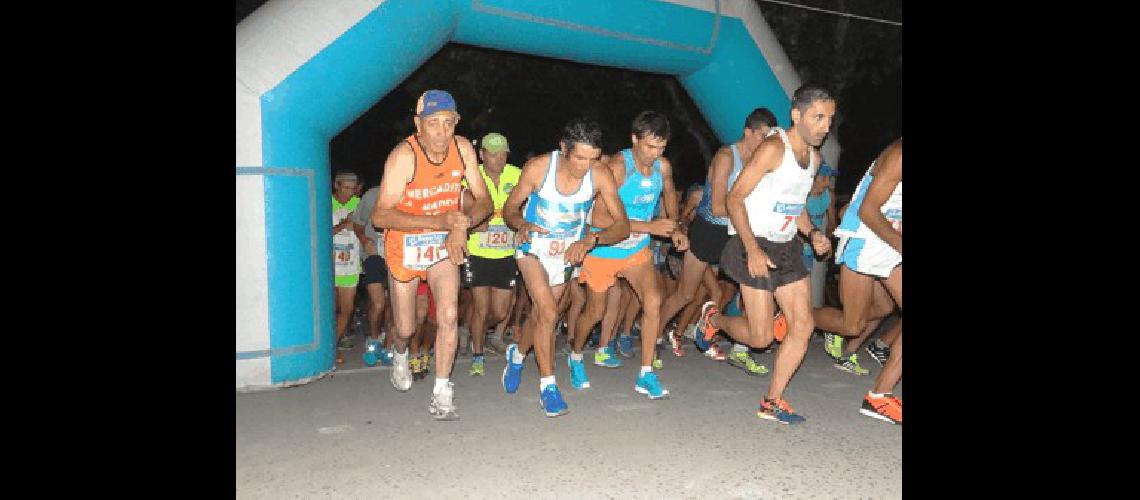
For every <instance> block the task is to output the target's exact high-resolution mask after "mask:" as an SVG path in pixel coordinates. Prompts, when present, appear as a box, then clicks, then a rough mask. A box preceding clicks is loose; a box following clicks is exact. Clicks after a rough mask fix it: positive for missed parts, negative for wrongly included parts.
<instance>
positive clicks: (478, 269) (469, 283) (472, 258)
mask: <svg viewBox="0 0 1140 500" xmlns="http://www.w3.org/2000/svg"><path fill="white" fill-rule="evenodd" d="M460 273H461V274H460V276H461V277H462V278H463V287H464V288H472V287H480V286H490V287H494V288H499V289H502V290H510V289H512V288H514V287H515V280H516V279H517V278H518V275H519V265H518V264H517V263H516V262H515V258H514V257H513V256H508V257H503V258H501V259H488V258H485V257H479V256H476V255H469V256H467V264H465V265H464V266H463V269H461V270H460Z"/></svg>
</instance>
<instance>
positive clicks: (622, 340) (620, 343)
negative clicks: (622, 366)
mask: <svg viewBox="0 0 1140 500" xmlns="http://www.w3.org/2000/svg"><path fill="white" fill-rule="evenodd" d="M617 353H618V356H621V357H623V358H625V359H629V358H632V357H633V335H621V336H619V337H618V338H617Z"/></svg>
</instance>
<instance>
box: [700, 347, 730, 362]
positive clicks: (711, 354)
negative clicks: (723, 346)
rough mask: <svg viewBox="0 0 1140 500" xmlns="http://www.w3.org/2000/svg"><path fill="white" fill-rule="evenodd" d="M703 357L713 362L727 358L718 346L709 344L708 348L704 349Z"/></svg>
mask: <svg viewBox="0 0 1140 500" xmlns="http://www.w3.org/2000/svg"><path fill="white" fill-rule="evenodd" d="M704 354H705V357H707V358H712V359H713V360H714V361H724V360H725V359H727V357H726V356H725V355H724V353H723V352H721V350H720V346H718V345H716V344H709V348H708V349H705V352H704Z"/></svg>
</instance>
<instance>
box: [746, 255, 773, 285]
mask: <svg viewBox="0 0 1140 500" xmlns="http://www.w3.org/2000/svg"><path fill="white" fill-rule="evenodd" d="M744 253H745V255H747V256H748V274H751V275H752V277H753V278H767V277H768V268H769V267H771V268H772V269H775V268H776V265H775V264H773V263H772V260H771V259H769V258H768V255H767V254H765V253H764V251H763V250H761V249H759V248H757V249H756V251H755V252H749V251H747V250H745V252H744Z"/></svg>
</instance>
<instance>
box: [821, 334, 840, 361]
mask: <svg viewBox="0 0 1140 500" xmlns="http://www.w3.org/2000/svg"><path fill="white" fill-rule="evenodd" d="M823 350H824V351H827V355H828V356H831V359H833V360H835V361H836V362H838V361H839V360H840V359H841V358H843V337H840V336H839V335H836V334H834V333H831V332H823Z"/></svg>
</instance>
